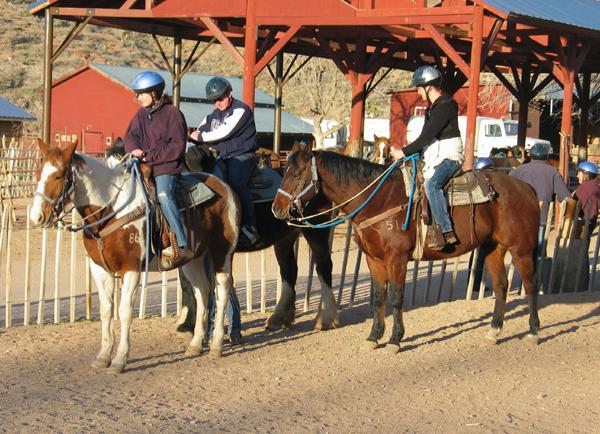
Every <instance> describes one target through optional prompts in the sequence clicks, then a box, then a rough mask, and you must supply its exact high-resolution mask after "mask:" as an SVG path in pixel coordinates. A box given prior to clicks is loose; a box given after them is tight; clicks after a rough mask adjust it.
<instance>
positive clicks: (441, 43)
mask: <svg viewBox="0 0 600 434" xmlns="http://www.w3.org/2000/svg"><path fill="white" fill-rule="evenodd" d="M423 28H424V29H425V30H427V32H428V33H429V34H430V35H431V39H433V40H434V42H435V43H436V44H437V45H438V47H440V48H441V49H442V50H443V51H444V53H446V56H448V57H449V58H450V59H451V60H452V61H453V62H454V64H455V65H456V66H457V67H458V69H460V70H461V72H462V73H463V74H465V76H466V77H468V76H469V72H470V70H469V65H467V62H465V61H464V59H463V58H462V57H461V56H460V55H459V54H458V53H457V52H456V50H455V49H454V47H452V45H450V43H449V42H448V41H447V40H446V38H445V37H444V36H443V35H442V34H441V33H440V32H438V31H437V30H436V28H435V27H433V26H432V25H431V24H424V25H423Z"/></svg>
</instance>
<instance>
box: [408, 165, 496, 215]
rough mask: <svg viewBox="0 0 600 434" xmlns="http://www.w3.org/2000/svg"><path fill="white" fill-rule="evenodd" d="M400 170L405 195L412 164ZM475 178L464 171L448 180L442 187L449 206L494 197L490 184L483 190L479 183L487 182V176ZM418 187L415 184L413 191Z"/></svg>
mask: <svg viewBox="0 0 600 434" xmlns="http://www.w3.org/2000/svg"><path fill="white" fill-rule="evenodd" d="M401 170H402V177H403V179H404V188H405V190H406V195H407V196H408V195H409V194H410V183H411V182H412V166H410V165H405V166H403V167H402V168H401ZM464 178H466V179H464ZM477 178H479V179H475V178H474V172H466V173H464V174H463V175H461V176H459V177H457V178H453V179H451V180H450V181H449V182H448V184H447V185H446V186H445V187H444V189H445V190H446V192H447V194H448V202H449V203H450V206H458V205H470V204H477V203H485V202H491V201H492V200H493V199H494V197H496V192H495V191H494V190H493V189H492V187H491V186H489V183H488V186H487V188H486V189H485V190H487V191H484V189H483V188H482V187H481V185H480V183H481V182H486V183H487V178H485V176H484V178H485V181H484V180H482V179H481V177H477ZM454 179H457V181H456V187H453V185H454V182H455V181H454ZM459 185H460V186H461V187H460V188H459V187H458V186H459ZM464 185H469V186H471V187H472V188H468V189H464V188H463V187H462V186H464ZM419 188H420V186H418V185H417V186H416V189H415V191H418V189H419Z"/></svg>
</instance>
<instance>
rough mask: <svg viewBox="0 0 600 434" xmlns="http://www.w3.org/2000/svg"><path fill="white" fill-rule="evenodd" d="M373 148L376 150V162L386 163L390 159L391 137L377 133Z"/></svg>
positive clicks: (374, 160)
mask: <svg viewBox="0 0 600 434" xmlns="http://www.w3.org/2000/svg"><path fill="white" fill-rule="evenodd" d="M373 148H374V150H375V155H374V157H373V162H374V163H377V164H386V163H387V162H388V161H389V160H390V139H388V138H387V137H383V136H377V135H376V136H375V141H374V145H373Z"/></svg>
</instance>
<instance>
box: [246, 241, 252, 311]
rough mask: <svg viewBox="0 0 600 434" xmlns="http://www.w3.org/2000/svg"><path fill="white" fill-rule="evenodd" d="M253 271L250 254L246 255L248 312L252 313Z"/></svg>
mask: <svg viewBox="0 0 600 434" xmlns="http://www.w3.org/2000/svg"><path fill="white" fill-rule="evenodd" d="M252 298H253V297H252V270H251V269H250V253H246V312H248V313H252Z"/></svg>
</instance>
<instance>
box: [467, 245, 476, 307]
mask: <svg viewBox="0 0 600 434" xmlns="http://www.w3.org/2000/svg"><path fill="white" fill-rule="evenodd" d="M478 257H479V247H478V248H476V249H475V250H473V260H472V262H471V269H470V270H469V284H468V285H467V296H466V297H465V300H471V297H472V296H473V286H474V285H475V269H476V268H477V258H478Z"/></svg>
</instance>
